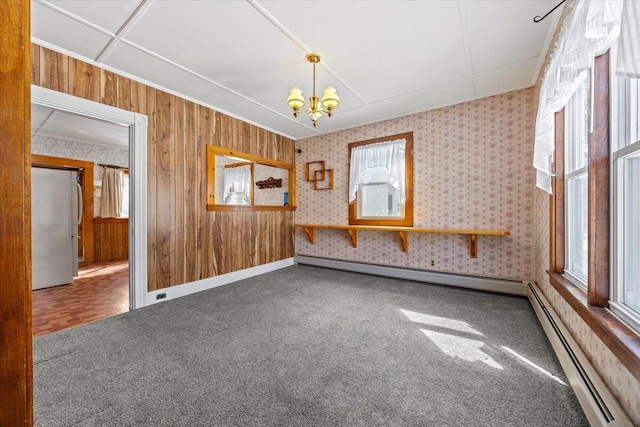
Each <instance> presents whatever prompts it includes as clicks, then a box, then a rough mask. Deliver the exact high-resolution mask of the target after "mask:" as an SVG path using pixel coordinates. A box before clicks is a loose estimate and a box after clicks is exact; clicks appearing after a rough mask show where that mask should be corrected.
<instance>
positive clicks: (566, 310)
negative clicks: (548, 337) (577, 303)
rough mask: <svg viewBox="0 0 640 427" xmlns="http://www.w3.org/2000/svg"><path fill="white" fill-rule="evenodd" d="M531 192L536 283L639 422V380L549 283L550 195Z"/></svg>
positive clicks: (599, 371)
mask: <svg viewBox="0 0 640 427" xmlns="http://www.w3.org/2000/svg"><path fill="white" fill-rule="evenodd" d="M533 191H534V195H533V198H534V206H535V208H534V212H533V214H534V230H535V236H536V242H535V254H536V283H537V285H538V287H540V290H541V291H542V292H543V293H544V295H545V297H546V298H547V299H548V300H549V303H550V304H551V305H552V306H553V309H554V310H555V311H556V313H558V316H560V318H561V319H562V321H563V323H564V324H565V326H566V327H567V329H569V331H570V332H571V335H572V336H573V338H574V339H575V340H576V341H577V342H578V344H579V345H580V347H581V348H582V350H583V351H584V353H585V354H586V356H587V357H588V358H589V360H590V361H591V363H592V364H593V366H594V367H595V368H596V370H597V371H598V373H599V374H600V376H601V377H602V379H603V380H604V382H605V383H607V385H608V386H609V389H610V390H611V392H612V393H613V395H614V396H615V397H616V399H617V400H618V402H619V403H620V405H621V406H622V407H623V408H624V409H625V411H626V412H627V415H629V417H630V418H631V421H632V422H633V424H634V425H640V382H639V381H637V380H636V379H635V377H634V376H633V375H632V374H631V373H630V372H629V371H628V370H627V368H625V367H624V365H623V364H622V363H621V362H620V361H619V360H618V358H616V356H614V354H613V353H612V352H611V350H609V349H608V348H607V346H606V345H605V344H604V343H603V342H602V340H600V338H599V337H598V336H597V335H596V334H595V333H594V332H593V331H592V330H591V328H590V327H589V326H588V325H587V324H586V323H585V322H584V321H583V320H582V318H581V317H580V316H579V315H578V314H576V312H575V311H574V310H573V308H571V306H570V305H569V304H568V303H567V302H566V301H565V300H564V298H562V296H561V295H560V294H559V293H558V292H557V291H556V290H555V289H554V288H553V286H551V284H550V283H549V276H548V275H547V270H548V268H549V195H548V194H547V193H545V192H544V191H542V190H538V189H535V190H533Z"/></svg>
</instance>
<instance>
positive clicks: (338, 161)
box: [296, 89, 534, 279]
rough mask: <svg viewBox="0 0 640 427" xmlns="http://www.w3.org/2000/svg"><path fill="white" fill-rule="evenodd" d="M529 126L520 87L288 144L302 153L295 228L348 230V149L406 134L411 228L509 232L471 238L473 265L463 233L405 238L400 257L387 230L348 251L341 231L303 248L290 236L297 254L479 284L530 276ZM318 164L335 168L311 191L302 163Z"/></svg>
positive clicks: (527, 96)
mask: <svg viewBox="0 0 640 427" xmlns="http://www.w3.org/2000/svg"><path fill="white" fill-rule="evenodd" d="M325 120H329V119H325ZM533 123H534V116H533V91H532V89H524V90H520V91H516V92H510V93H507V94H503V95H498V96H493V97H490V98H484V99H480V100H477V101H472V102H467V103H463V104H458V105H454V106H451V107H446V108H441V109H438V110H432V111H427V112H423V113H418V114H414V115H411V116H406V117H400V118H397V119H393V120H387V121H384V122H379V123H374V124H371V125H366V126H362V127H358V128H354V129H349V130H345V131H341V132H335V133H332V134H328V135H322V136H318V137H314V138H309V139H305V140H300V141H297V142H296V148H299V149H302V153H301V154H297V155H296V156H297V157H296V167H297V170H298V174H297V177H298V178H297V195H298V210H297V212H296V223H311V224H348V223H349V219H348V210H347V207H348V204H347V188H348V170H347V168H348V158H347V157H348V154H347V153H348V151H347V150H348V148H347V146H348V144H349V143H350V142H356V141H362V140H366V139H371V138H377V137H382V136H387V135H394V134H399V133H404V132H411V131H412V132H414V159H413V161H414V169H413V170H414V226H415V227H433V228H480V229H508V230H509V231H510V232H511V235H510V236H479V237H478V258H477V259H472V258H470V257H469V239H468V237H467V236H461V235H444V234H417V233H414V234H410V235H409V251H408V252H407V253H405V252H402V250H401V247H400V240H399V238H398V236H397V234H395V233H386V232H371V231H370V232H359V233H358V248H353V247H352V246H351V244H350V240H349V237H348V236H347V234H346V232H345V231H344V230H316V233H315V240H316V243H315V244H314V245H312V244H310V243H309V241H308V239H307V237H306V235H305V234H304V232H303V231H302V230H301V229H296V252H297V253H298V254H300V255H309V256H317V257H324V258H334V259H341V260H347V261H356V262H364V263H375V264H383V265H392V266H399V267H410V268H418V269H425V270H438V271H447V272H455V273H462V274H471V275H477V276H485V277H498V278H508V279H523V278H532V277H533V276H534V268H533V265H534V253H533V235H532V218H533V216H532V212H531V211H532V200H531V188H532V186H533V185H534V174H533V170H532V168H531V165H530V163H531V158H532V155H533V151H532V150H533V144H532V140H533ZM319 126H322V123H320V125H319ZM318 160H325V161H326V168H333V169H334V174H335V177H334V178H335V184H334V189H333V190H323V191H319V190H316V191H314V190H313V186H312V183H311V182H306V181H305V173H304V171H305V167H306V162H311V161H318ZM431 260H433V261H434V262H435V266H434V267H431V266H430V263H431Z"/></svg>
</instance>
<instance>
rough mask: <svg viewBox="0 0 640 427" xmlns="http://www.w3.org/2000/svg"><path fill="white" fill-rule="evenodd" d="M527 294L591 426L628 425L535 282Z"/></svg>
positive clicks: (623, 414)
mask: <svg viewBox="0 0 640 427" xmlns="http://www.w3.org/2000/svg"><path fill="white" fill-rule="evenodd" d="M525 284H526V286H527V296H528V297H529V301H530V302H531V305H532V306H533V309H534V311H535V312H536V315H537V316H538V320H539V321H540V324H541V325H542V328H543V329H544V331H545V333H546V334H547V338H548V339H549V341H550V342H551V346H552V347H553V349H554V351H555V353H556V356H557V357H558V360H559V361H560V364H561V365H562V368H563V369H564V372H565V374H566V375H567V378H568V379H569V383H570V384H571V387H572V388H573V390H574V392H575V394H576V396H577V398H578V401H579V402H580V405H581V406H582V409H583V410H584V413H585V415H586V417H587V419H588V420H589V424H590V425H592V426H608V427H622V426H631V425H632V424H631V422H630V421H629V418H628V417H627V415H626V414H625V412H624V411H623V410H622V408H621V407H620V405H619V404H618V402H617V401H616V399H615V398H614V397H613V395H612V394H611V392H610V391H609V389H608V388H607V386H606V384H605V383H604V382H603V381H602V379H601V378H600V376H599V375H598V374H597V372H596V371H595V369H594V367H593V365H591V362H589V360H588V359H587V357H586V356H585V355H584V353H583V352H582V350H581V349H580V347H579V346H578V343H577V342H576V341H575V340H574V339H573V337H572V336H571V334H570V333H569V331H568V330H567V328H566V327H565V326H564V324H563V323H562V321H561V320H560V318H559V317H558V315H557V314H556V313H555V311H554V310H553V308H551V305H549V303H548V302H547V300H546V299H545V297H544V295H543V294H542V292H540V289H539V288H538V287H537V286H536V284H535V283H532V282H525Z"/></svg>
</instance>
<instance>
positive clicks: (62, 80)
mask: <svg viewBox="0 0 640 427" xmlns="http://www.w3.org/2000/svg"><path fill="white" fill-rule="evenodd" d="M34 84H35V83H34ZM39 85H40V86H42V87H45V88H47V89H51V90H57V91H58V92H63V93H69V57H67V56H65V55H63V54H61V53H58V52H54V51H52V50H49V49H46V48H44V47H41V48H40V82H39Z"/></svg>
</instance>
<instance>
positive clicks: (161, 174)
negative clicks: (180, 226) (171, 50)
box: [156, 91, 177, 288]
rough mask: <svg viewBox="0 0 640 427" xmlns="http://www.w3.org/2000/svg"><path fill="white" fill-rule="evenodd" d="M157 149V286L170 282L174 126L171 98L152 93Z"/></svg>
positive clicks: (172, 277) (172, 276) (173, 225)
mask: <svg viewBox="0 0 640 427" xmlns="http://www.w3.org/2000/svg"><path fill="white" fill-rule="evenodd" d="M156 102H157V104H156V112H157V116H156V120H157V127H156V129H157V132H158V134H157V138H158V142H157V151H156V166H157V170H156V183H157V187H156V198H157V199H156V224H157V228H156V239H157V241H156V245H157V252H158V253H157V257H158V278H157V280H158V287H159V288H165V287H168V286H172V285H174V284H175V283H176V282H175V260H174V259H173V257H174V256H176V255H177V253H176V247H175V245H176V237H177V236H175V234H174V233H175V230H176V223H175V210H174V206H175V203H176V198H175V192H176V188H175V159H176V154H177V153H176V150H175V139H174V137H175V126H174V115H173V108H174V106H175V97H174V96H173V95H170V94H168V93H166V92H161V91H157V92H156Z"/></svg>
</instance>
